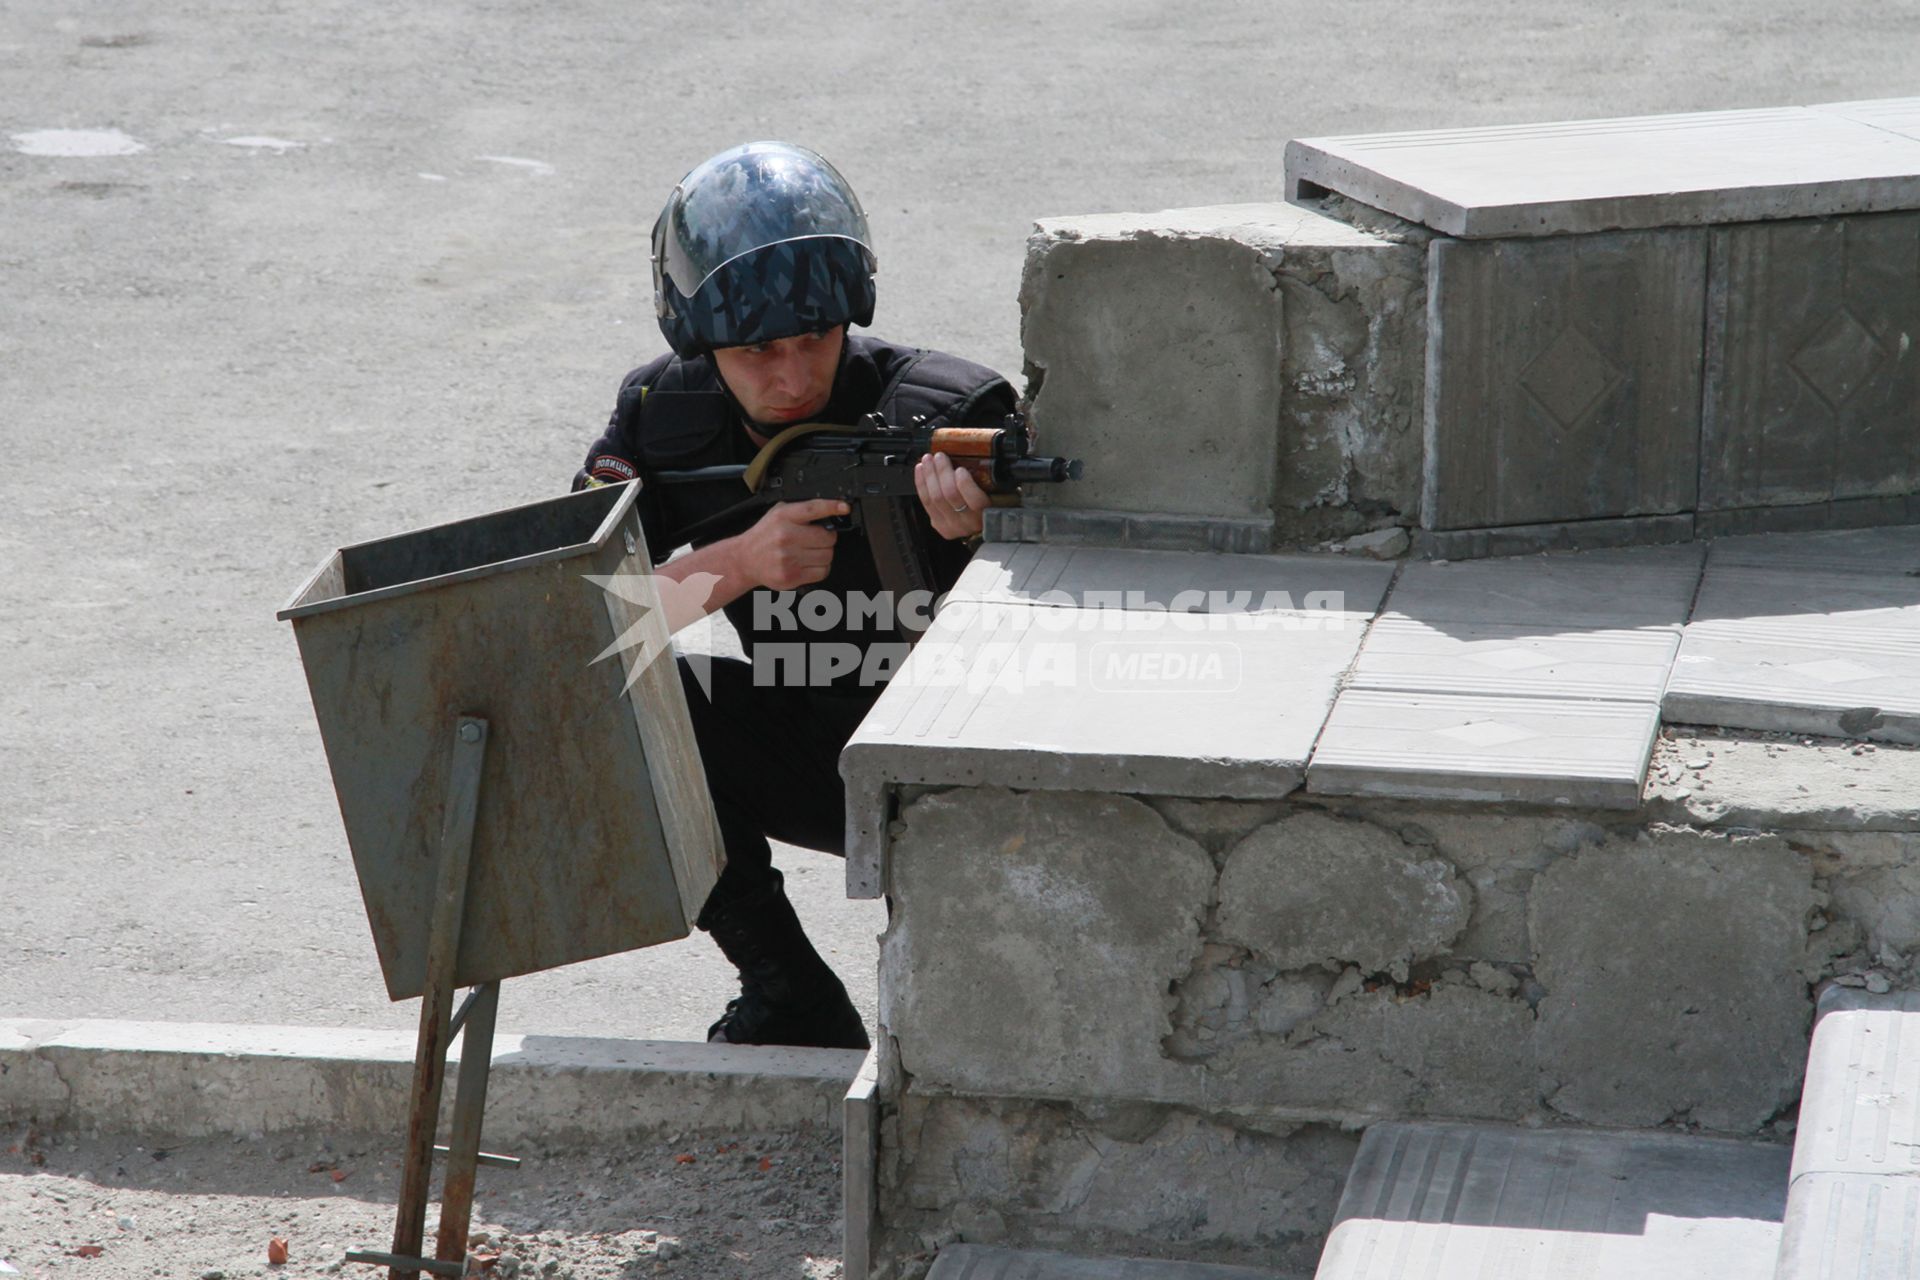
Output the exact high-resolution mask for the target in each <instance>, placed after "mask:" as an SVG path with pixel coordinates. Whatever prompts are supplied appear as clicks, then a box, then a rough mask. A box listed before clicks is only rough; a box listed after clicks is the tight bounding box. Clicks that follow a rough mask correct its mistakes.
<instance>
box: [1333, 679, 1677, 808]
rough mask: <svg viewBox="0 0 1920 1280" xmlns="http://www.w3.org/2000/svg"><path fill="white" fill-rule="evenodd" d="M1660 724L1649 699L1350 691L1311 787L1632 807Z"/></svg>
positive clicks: (1637, 800) (1346, 792)
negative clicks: (1606, 700) (1578, 698)
mask: <svg viewBox="0 0 1920 1280" xmlns="http://www.w3.org/2000/svg"><path fill="white" fill-rule="evenodd" d="M1659 727H1660V715H1659V710H1658V708H1656V707H1654V706H1652V705H1648V704H1636V703H1628V702H1590V701H1575V700H1572V699H1565V698H1537V697H1511V698H1487V697H1467V696H1462V695H1451V694H1429V693H1407V692H1400V691H1397V690H1384V689H1348V690H1346V691H1345V692H1343V693H1342V694H1341V695H1340V700H1339V701H1338V702H1336V703H1335V704H1334V708H1333V714H1332V715H1330V716H1329V717H1328V718H1327V725H1326V728H1325V729H1323V730H1321V733H1320V743H1319V745H1318V746H1317V747H1316V748H1315V749H1314V753H1313V760H1312V762H1311V763H1310V764H1309V765H1308V767H1307V790H1309V791H1313V792H1318V793H1321V794H1325V795H1364V796H1406V797H1413V798H1432V799H1449V800H1479V801H1488V802H1496V803H1497V802H1502V801H1514V802H1523V803H1532V804H1552V805H1580V806H1594V807H1600V808H1616V809H1630V808H1633V807H1635V806H1637V805H1638V804H1639V803H1640V787H1641V779H1642V778H1643V777H1644V776H1645V773H1646V767H1647V759H1648V757H1649V756H1650V755H1651V753H1652V750H1653V740H1654V735H1655V733H1657V732H1658V730H1659ZM1523 744H1524V745H1523Z"/></svg>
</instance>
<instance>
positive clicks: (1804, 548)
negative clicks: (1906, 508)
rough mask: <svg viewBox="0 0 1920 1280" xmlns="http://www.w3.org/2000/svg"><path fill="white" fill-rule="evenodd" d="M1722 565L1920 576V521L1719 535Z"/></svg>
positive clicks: (1716, 561) (1716, 550) (1716, 546)
mask: <svg viewBox="0 0 1920 1280" xmlns="http://www.w3.org/2000/svg"><path fill="white" fill-rule="evenodd" d="M1712 563H1713V567H1714V568H1715V569H1716V570H1718V569H1798V570H1810V571H1816V572H1820V573H1829V574H1832V573H1841V574H1864V575H1866V576H1868V577H1875V576H1879V577H1889V578H1893V577H1913V578H1920V526H1913V525H1908V526H1903V527H1896V528H1876V529H1843V530H1832V531H1825V532H1818V533H1766V534H1755V535H1752V536H1749V537H1723V538H1716V539H1715V540H1714V543H1713V554H1712Z"/></svg>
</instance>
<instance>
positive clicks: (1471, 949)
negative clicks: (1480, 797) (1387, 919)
mask: <svg viewBox="0 0 1920 1280" xmlns="http://www.w3.org/2000/svg"><path fill="white" fill-rule="evenodd" d="M1375 820H1376V821H1380V822H1384V823H1391V824H1393V826H1394V829H1395V830H1397V831H1399V833H1400V834H1401V836H1402V837H1403V838H1405V839H1407V840H1409V841H1412V842H1416V843H1422V844H1424V845H1426V846H1427V847H1430V848H1432V849H1433V850H1434V852H1436V853H1437V854H1439V855H1440V856H1441V857H1443V858H1445V859H1447V860H1448V861H1449V862H1451V863H1453V864H1454V865H1455V866H1457V867H1459V868H1460V871H1461V874H1462V875H1464V876H1465V877H1466V880H1467V883H1468V885H1470V886H1471V887H1472V890H1473V916H1472V918H1471V919H1470V920H1469V921H1468V923H1467V928H1466V930H1465V932H1463V933H1462V934H1461V935H1460V937H1459V938H1458V940H1457V941H1456V942H1455V943H1454V945H1453V947H1452V950H1453V953H1454V954H1455V955H1458V956H1476V957H1479V958H1481V959H1482V960H1483V961H1493V962H1496V963H1499V964H1508V965H1525V964H1530V963H1531V960H1532V954H1533V947H1532V944H1531V942H1530V941H1529V939H1528V935H1527V895H1528V894H1529V893H1530V892H1531V891H1532V888H1533V880H1534V877H1535V876H1537V875H1538V874H1539V873H1540V872H1542V871H1544V870H1546V868H1547V867H1549V866H1551V865H1552V864H1553V863H1554V862H1555V861H1557V860H1559V859H1560V858H1564V857H1566V856H1567V855H1568V854H1572V853H1576V852H1578V851H1579V850H1581V849H1584V848H1587V847H1589V846H1591V845H1594V844H1598V843H1599V842H1600V841H1602V840H1604V839H1606V837H1607V832H1606V829H1605V828H1603V827H1600V826H1598V825H1596V824H1595V823H1593V822H1592V821H1590V820H1587V819H1584V818H1573V817H1533V816H1529V815H1525V814H1515V813H1503V812H1499V811H1488V810H1485V809H1480V810H1468V811H1462V812H1442V811H1439V810H1424V809H1423V810H1414V811H1412V812H1407V811H1405V810H1402V809H1400V808H1398V807H1396V809H1395V811H1394V812H1393V813H1392V814H1390V815H1388V814H1382V815H1378V816H1376V817H1375Z"/></svg>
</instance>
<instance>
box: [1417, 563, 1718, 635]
mask: <svg viewBox="0 0 1920 1280" xmlns="http://www.w3.org/2000/svg"><path fill="white" fill-rule="evenodd" d="M1702 554H1703V552H1702V548H1700V547H1699V546H1697V545H1696V546H1677V547H1645V548H1631V549H1617V550H1602V551H1576V552H1566V553H1556V554H1550V555H1540V556H1515V557H1510V558H1504V559H1497V560H1466V561H1453V562H1449V563H1439V562H1425V561H1415V562H1412V563H1409V564H1407V565H1406V566H1404V567H1403V568H1402V570H1401V573H1400V576H1399V578H1398V579H1397V580H1396V581H1395V583H1394V587H1393V594H1392V595H1391V596H1390V597H1389V598H1388V600H1387V612H1388V613H1389V614H1397V615H1399V616H1401V617H1406V618H1412V619H1415V620H1417V621H1420V622H1424V623H1428V624H1438V623H1445V622H1486V623H1493V622H1512V623H1526V624H1535V625H1540V624H1551V625H1553V626H1555V627H1557V628H1563V629H1566V630H1575V629H1583V628H1596V629H1620V628H1638V627H1678V626H1679V625H1680V624H1681V623H1683V622H1685V621H1686V619H1687V608H1688V606H1689V605H1690V604H1691V603H1692V601H1693V593H1694V590H1695V588H1696V587H1697V586H1698V584H1699V581H1700V564H1701V557H1702Z"/></svg>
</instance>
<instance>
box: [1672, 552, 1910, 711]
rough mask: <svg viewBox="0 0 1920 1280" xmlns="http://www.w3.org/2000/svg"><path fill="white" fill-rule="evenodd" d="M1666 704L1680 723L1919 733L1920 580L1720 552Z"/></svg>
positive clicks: (1708, 575)
mask: <svg viewBox="0 0 1920 1280" xmlns="http://www.w3.org/2000/svg"><path fill="white" fill-rule="evenodd" d="M1776 545H1777V546H1778V545H1780V544H1776ZM1738 554H1739V553H1736V556H1737V555H1738ZM1779 554H1782V555H1785V554H1791V553H1790V552H1789V551H1788V550H1786V549H1785V548H1784V547H1783V548H1782V549H1781V550H1780V552H1779ZM1663 709H1664V712H1665V716H1666V718H1667V719H1668V720H1670V721H1673V722H1676V723H1685V724H1709V725H1720V726H1723V727H1726V728H1740V729H1767V730H1779V731H1783V732H1790V733H1807V734H1823V735H1838V736H1844V737H1864V738H1871V739H1874V740H1877V741H1883V742H1901V743H1909V744H1911V743H1916V742H1920V578H1916V577H1908V576H1906V575H1905V574H1900V575H1898V576H1889V575H1881V574H1865V573H1857V574H1846V573H1835V572H1833V571H1831V570H1830V569H1827V568H1820V567H1805V568H1801V567H1794V568H1786V567H1771V566H1759V565H1753V566H1749V565H1739V564H1733V565H1722V564H1720V563H1718V557H1717V553H1716V559H1715V562H1714V563H1712V564H1710V565H1709V567H1708V569H1707V573H1706V577H1705V579H1704V581H1703V582H1702V583H1701V587H1700V598H1699V601H1698V603H1697V604H1696V606H1695V610H1694V616H1693V621H1691V622H1689V623H1688V624H1687V629H1686V634H1685V636H1684V637H1683V638H1682V640H1681V643H1680V654H1679V657H1678V658H1677V659H1676V661H1675V663H1674V668H1673V674H1672V675H1671V676H1670V677H1669V679H1668V682H1667V695H1666V699H1665V701H1664V703H1663Z"/></svg>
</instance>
